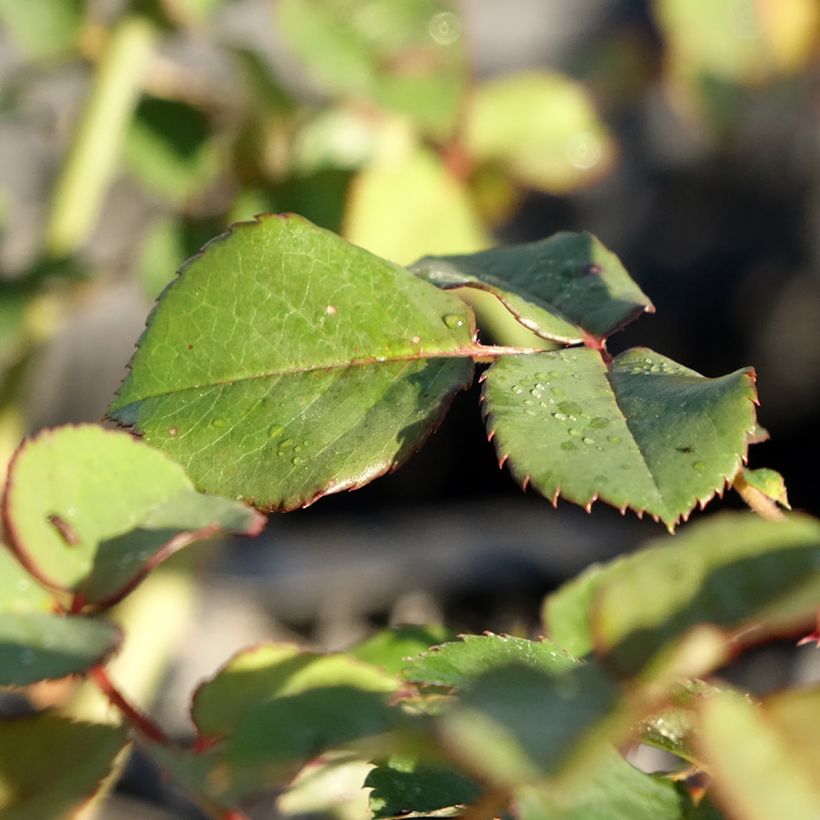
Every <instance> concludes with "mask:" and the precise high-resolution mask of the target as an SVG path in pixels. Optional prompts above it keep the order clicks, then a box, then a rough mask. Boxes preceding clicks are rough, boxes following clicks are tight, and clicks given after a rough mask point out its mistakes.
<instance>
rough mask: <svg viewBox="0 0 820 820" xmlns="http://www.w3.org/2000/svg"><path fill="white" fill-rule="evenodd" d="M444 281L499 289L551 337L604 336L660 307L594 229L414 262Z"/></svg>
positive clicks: (513, 308) (528, 323) (421, 272)
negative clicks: (596, 235)
mask: <svg viewBox="0 0 820 820" xmlns="http://www.w3.org/2000/svg"><path fill="white" fill-rule="evenodd" d="M411 270H413V271H414V272H415V273H416V274H417V275H418V276H420V277H421V278H423V279H425V280H427V281H428V282H432V283H433V284H434V285H438V286H439V287H442V288H459V287H470V288H478V289H480V290H485V291H487V292H489V293H492V294H493V295H494V296H496V297H497V298H498V299H499V300H500V301H501V302H502V304H503V305H504V306H505V307H506V308H507V310H509V311H510V313H512V314H513V316H515V317H516V319H518V321H519V322H521V324H522V325H524V326H525V327H527V328H529V329H530V330H532V331H534V332H535V333H537V334H538V335H539V336H542V337H543V338H545V339H555V340H556V341H561V342H565V343H573V344H575V343H578V342H582V341H584V339H585V338H588V339H589V338H591V339H594V340H601V339H604V338H606V337H607V336H609V335H610V334H611V333H613V332H614V331H616V330H618V329H619V328H621V327H623V326H624V325H625V324H628V323H629V322H631V321H632V320H633V319H636V318H637V317H638V316H640V315H641V314H642V313H644V312H651V311H653V310H654V307H653V306H652V303H651V302H650V301H649V299H647V297H646V296H645V295H644V294H643V292H642V291H641V289H640V288H639V287H638V286H637V285H636V284H635V282H634V281H633V280H632V279H631V278H630V276H629V274H628V273H627V272H626V270H625V269H624V266H623V265H622V264H621V262H620V260H619V259H618V257H617V256H615V254H614V253H612V252H611V251H608V250H607V249H606V248H605V247H604V246H603V245H602V244H601V242H599V241H598V240H597V239H596V238H595V237H594V236H592V235H591V234H588V233H580V234H576V233H559V234H556V235H555V236H552V237H550V238H549V239H543V240H541V241H540V242H530V243H527V244H522V245H512V246H508V247H502V248H492V249H490V250H487V251H482V252H480V253H474V254H471V255H464V256H443V257H436V256H427V257H424V258H423V259H420V260H419V261H418V262H416V263H415V264H414V265H412V266H411Z"/></svg>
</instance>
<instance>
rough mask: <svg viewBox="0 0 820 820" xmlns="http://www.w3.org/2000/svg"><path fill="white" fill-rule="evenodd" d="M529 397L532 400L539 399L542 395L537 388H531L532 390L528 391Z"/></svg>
mask: <svg viewBox="0 0 820 820" xmlns="http://www.w3.org/2000/svg"><path fill="white" fill-rule="evenodd" d="M530 395H531V396H532V397H533V398H534V399H540V398H541V396H542V395H543V394H542V392H541V390H539V389H538V388H537V387H533V389H532V390H530Z"/></svg>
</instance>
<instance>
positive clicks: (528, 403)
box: [524, 399, 532, 405]
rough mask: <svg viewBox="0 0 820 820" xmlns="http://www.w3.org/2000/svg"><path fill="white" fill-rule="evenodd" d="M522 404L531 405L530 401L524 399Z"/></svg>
mask: <svg viewBox="0 0 820 820" xmlns="http://www.w3.org/2000/svg"><path fill="white" fill-rule="evenodd" d="M524 404H526V405H531V404H532V399H524Z"/></svg>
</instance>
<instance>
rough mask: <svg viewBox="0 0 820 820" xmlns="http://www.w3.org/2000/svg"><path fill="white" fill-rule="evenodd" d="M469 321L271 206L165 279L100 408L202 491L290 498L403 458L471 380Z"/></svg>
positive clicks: (317, 492)
mask: <svg viewBox="0 0 820 820" xmlns="http://www.w3.org/2000/svg"><path fill="white" fill-rule="evenodd" d="M363 293H372V294H379V293H382V294H383V293H389V294H390V295H391V297H390V299H389V300H383V299H372V300H368V299H363V298H362V294H363ZM472 333H473V318H472V315H471V314H470V313H469V311H468V309H467V308H466V307H465V306H464V304H463V303H462V302H461V301H460V300H458V299H456V298H455V297H452V296H450V295H449V294H445V293H442V292H441V291H438V290H436V289H435V288H432V287H430V286H429V285H427V284H425V283H423V282H421V281H419V280H418V279H417V278H416V277H414V276H412V274H410V273H409V272H408V271H406V270H404V269H402V268H399V267H397V266H395V265H391V264H390V263H389V262H386V261H385V260H382V259H379V258H377V257H374V256H371V255H370V254H368V253H367V252H365V251H363V250H361V249H360V248H356V247H354V246H352V245H350V244H348V243H346V242H344V241H343V240H342V239H340V238H339V237H337V236H334V235H332V234H330V233H328V232H326V231H322V230H320V229H319V228H317V227H315V226H314V225H311V224H310V223H309V222H307V221H306V220H304V219H301V218H299V217H296V216H285V217H269V218H266V219H263V220H261V221H259V222H254V223H244V224H240V225H237V226H235V228H234V229H233V231H232V232H230V233H229V234H227V235H225V236H223V237H222V238H220V239H219V240H216V241H214V242H212V243H210V244H209V245H208V247H207V249H206V250H205V252H204V253H203V254H201V255H199V256H198V257H196V258H194V259H193V260H191V262H190V263H189V264H188V265H187V266H186V267H185V268H184V270H183V271H182V273H181V274H180V276H179V277H178V278H177V279H176V280H175V281H174V283H173V285H172V286H171V287H170V288H168V289H167V290H166V291H165V293H164V294H163V296H162V299H161V300H160V302H159V304H158V306H157V307H156V309H155V310H154V312H153V313H152V315H151V317H150V320H149V327H148V329H147V331H146V333H145V334H144V336H143V338H142V340H141V342H140V347H139V349H138V351H137V352H136V354H135V356H134V358H133V361H132V367H131V372H130V374H129V376H128V377H127V379H126V381H125V383H124V384H123V386H122V388H121V389H120V392H119V395H118V396H117V398H116V400H115V401H114V404H113V405H112V407H111V409H110V411H109V413H110V416H111V417H112V418H113V419H114V420H116V421H119V422H120V423H122V424H128V425H133V426H134V428H135V429H136V430H137V431H138V432H140V433H143V434H144V435H145V440H146V441H147V442H148V443H150V444H152V445H154V446H157V447H160V448H161V449H163V450H165V451H167V452H168V453H169V454H170V455H171V456H172V457H174V458H176V459H177V460H179V461H180V462H181V463H182V464H183V465H184V466H185V468H186V469H187V470H188V472H189V474H190V475H191V476H192V478H193V480H194V481H195V483H196V484H197V486H199V487H200V488H202V489H203V490H208V491H211V492H218V493H220V494H223V495H228V496H242V497H244V498H245V499H247V500H248V501H249V503H253V504H255V505H257V506H259V507H263V508H267V509H283V510H284V509H293V508H296V507H301V506H305V505H306V504H309V503H311V502H312V501H315V500H316V499H317V498H319V497H321V496H322V495H325V494H327V493H329V492H338V491H340V490H344V489H349V488H351V487H358V486H361V485H363V484H366V483H367V482H368V481H370V480H372V479H373V478H375V477H376V476H378V475H381V474H382V473H385V472H387V471H389V470H392V469H394V468H395V467H396V466H397V465H398V464H400V463H402V462H403V461H404V460H406V458H408V457H409V455H410V454H411V453H412V452H413V451H414V450H415V449H417V448H418V446H419V445H420V443H421V442H422V441H423V440H424V439H425V438H426V436H427V435H429V433H430V431H431V429H433V428H434V427H435V426H436V424H437V423H438V420H439V419H440V417H441V415H442V413H443V410H444V408H445V407H446V405H447V403H448V401H449V399H450V396H452V395H453V393H455V392H456V391H457V390H459V389H461V388H463V387H465V386H467V384H469V382H470V380H471V377H472V371H473V364H472V361H471V360H470V359H469V358H466V357H464V356H463V355H459V354H460V353H462V351H464V349H465V348H469V347H470V346H471V345H472Z"/></svg>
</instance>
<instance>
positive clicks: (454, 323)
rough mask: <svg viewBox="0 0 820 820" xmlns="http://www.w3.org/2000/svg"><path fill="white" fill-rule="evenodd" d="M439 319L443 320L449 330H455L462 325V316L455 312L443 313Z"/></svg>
mask: <svg viewBox="0 0 820 820" xmlns="http://www.w3.org/2000/svg"><path fill="white" fill-rule="evenodd" d="M441 321H442V322H444V324H445V325H447V327H449V328H450V330H457V329H458V328H460V327H464V317H463V316H459V315H458V314H457V313H445V314H444V316H442V317H441Z"/></svg>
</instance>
